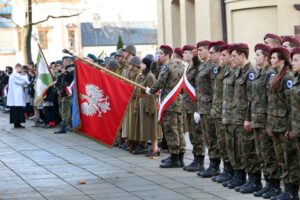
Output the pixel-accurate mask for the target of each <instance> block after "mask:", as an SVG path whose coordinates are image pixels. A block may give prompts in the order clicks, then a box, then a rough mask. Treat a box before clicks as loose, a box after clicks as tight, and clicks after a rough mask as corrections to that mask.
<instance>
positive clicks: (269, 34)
mask: <svg viewBox="0 0 300 200" xmlns="http://www.w3.org/2000/svg"><path fill="white" fill-rule="evenodd" d="M267 38H272V39H275V40H278V41H279V42H280V43H281V37H280V36H279V35H276V34H274V33H267V34H266V35H265V37H264V40H265V39H267Z"/></svg>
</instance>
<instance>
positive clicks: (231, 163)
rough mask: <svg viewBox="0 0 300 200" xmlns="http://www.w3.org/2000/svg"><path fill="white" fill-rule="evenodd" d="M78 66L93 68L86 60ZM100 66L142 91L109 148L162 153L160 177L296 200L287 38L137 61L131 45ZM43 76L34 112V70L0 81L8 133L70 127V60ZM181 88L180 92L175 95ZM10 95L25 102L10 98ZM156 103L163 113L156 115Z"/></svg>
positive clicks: (296, 53) (295, 104)
mask: <svg viewBox="0 0 300 200" xmlns="http://www.w3.org/2000/svg"><path fill="white" fill-rule="evenodd" d="M250 51H253V52H254V53H255V62H256V63H255V65H252V64H251V62H250V61H249V59H248V57H249V53H250ZM86 59H87V60H88V61H89V62H92V63H97V62H98V60H97V58H96V57H95V56H94V55H92V54H89V55H88V56H87V57H86ZM98 63H99V62H98ZM99 64H101V65H103V66H105V67H107V68H108V69H109V70H111V71H113V72H115V73H117V74H119V75H121V76H123V77H125V78H127V79H129V80H132V81H135V82H137V83H139V84H141V85H143V86H144V87H146V90H145V91H144V90H141V89H136V91H135V93H134V96H133V98H132V99H131V101H130V103H129V106H128V109H127V111H126V114H125V117H124V119H123V122H122V126H121V130H120V133H119V135H118V139H117V141H116V143H115V146H117V147H119V148H121V149H124V150H127V151H129V152H130V153H132V154H145V156H148V157H149V156H157V155H158V156H159V155H160V148H159V147H161V148H167V149H168V151H169V153H170V156H169V157H167V158H165V159H163V160H161V162H162V163H161V165H160V167H161V168H183V170H185V171H187V172H197V175H198V176H200V177H202V178H211V180H212V181H214V182H216V183H221V184H222V185H223V186H224V187H227V188H229V189H235V191H237V192H240V193H253V195H254V196H255V197H263V198H265V199H269V198H271V199H272V200H297V199H299V195H298V190H299V184H300V132H299V131H300V115H299V113H300V104H299V102H300V101H299V100H300V42H299V41H298V40H297V39H296V38H294V37H290V36H285V37H280V36H278V35H276V34H271V33H268V34H266V35H265V37H264V38H263V40H262V42H261V43H258V44H257V45H255V48H254V49H249V47H248V45H247V44H245V43H234V44H226V43H224V42H223V41H208V40H203V41H200V42H198V43H197V44H196V45H190V44H188V45H185V46H183V47H182V48H174V49H173V48H172V47H170V46H168V45H162V46H160V48H159V52H158V53H156V54H154V55H151V54H149V55H146V56H145V57H144V58H139V57H137V56H136V47H135V46H134V45H127V46H126V47H125V48H123V49H119V50H118V51H117V52H116V53H114V54H112V55H111V57H110V58H109V59H107V60H106V61H105V62H104V63H103V62H102V63H99ZM50 70H51V71H52V73H53V75H54V78H55V84H54V85H53V86H51V87H50V88H49V89H48V90H47V92H46V95H45V98H44V100H43V102H41V103H40V104H38V105H35V104H34V103H33V99H34V82H35V80H36V71H35V67H34V65H32V64H31V65H27V66H22V65H20V64H17V65H16V66H15V71H14V72H13V70H12V68H11V67H7V68H6V71H5V72H1V73H0V75H1V82H0V83H1V84H0V88H1V92H2V93H1V100H2V104H1V106H2V108H3V109H4V110H6V111H7V110H9V111H10V116H11V123H14V126H15V127H16V128H22V127H23V125H21V123H23V122H24V120H25V118H26V117H29V118H30V119H32V120H35V122H36V124H35V125H36V126H41V127H44V128H51V127H54V126H56V125H58V124H60V129H59V130H58V131H56V132H55V133H67V131H68V130H69V129H71V128H72V127H71V107H72V95H71V94H70V93H68V92H67V90H66V88H68V87H69V86H70V84H71V83H72V81H73V79H74V60H73V58H72V57H63V59H62V60H61V61H56V62H53V63H51V65H50ZM183 77H184V78H183ZM183 79H184V82H185V86H184V87H179V86H180V84H181V80H183ZM181 88H182V89H181ZM22 92H23V93H22ZM158 93H159V94H158ZM17 94H21V95H23V94H24V95H23V97H22V98H21V96H19V97H20V98H16V97H17ZM6 102H7V103H6ZM158 103H160V106H162V105H163V112H162V113H160V112H159V109H158V108H159V105H158ZM164 103H165V104H164ZM24 108H25V109H24ZM21 113H22V114H21ZM23 113H24V114H23ZM161 115H163V116H161ZM158 117H159V119H161V121H160V122H161V123H158V120H157V119H158ZM185 132H189V137H190V141H191V143H192V145H193V155H194V160H193V161H192V163H190V164H189V165H185V163H184V154H185V149H186V144H185V137H184V133H185ZM160 139H162V140H160ZM158 141H160V142H158ZM148 145H150V146H151V147H150V148H149V149H147V146H148ZM206 148H207V149H208V157H209V161H210V163H209V166H208V167H207V168H205V166H204V158H205V150H206ZM221 161H222V162H223V166H224V168H223V171H222V172H220V163H221ZM262 175H263V176H264V179H265V181H266V184H265V185H264V186H263V185H262V181H261V179H262ZM281 182H283V183H284V191H282V190H281V187H280V183H281Z"/></svg>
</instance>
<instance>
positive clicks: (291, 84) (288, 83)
mask: <svg viewBox="0 0 300 200" xmlns="http://www.w3.org/2000/svg"><path fill="white" fill-rule="evenodd" d="M286 87H287V88H288V89H291V88H292V87H293V81H292V80H287V81H286Z"/></svg>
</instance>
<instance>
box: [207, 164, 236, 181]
mask: <svg viewBox="0 0 300 200" xmlns="http://www.w3.org/2000/svg"><path fill="white" fill-rule="evenodd" d="M232 176H233V169H232V166H231V163H230V162H224V169H223V172H222V173H221V174H220V175H219V176H216V178H215V179H214V180H213V178H212V180H213V181H215V182H217V183H223V182H225V181H228V180H230V179H231V178H232Z"/></svg>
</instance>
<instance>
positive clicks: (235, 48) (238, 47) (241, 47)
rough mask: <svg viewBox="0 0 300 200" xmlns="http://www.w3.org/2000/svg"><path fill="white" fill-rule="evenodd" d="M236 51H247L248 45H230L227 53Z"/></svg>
mask: <svg viewBox="0 0 300 200" xmlns="http://www.w3.org/2000/svg"><path fill="white" fill-rule="evenodd" d="M238 49H249V47H248V45H247V44H245V43H235V44H232V45H230V47H229V48H228V50H229V52H230V53H231V52H233V51H234V50H238Z"/></svg>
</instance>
